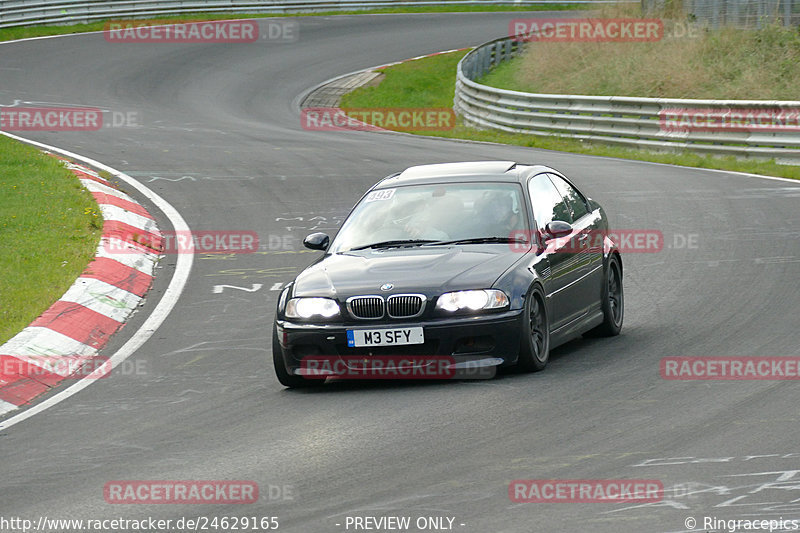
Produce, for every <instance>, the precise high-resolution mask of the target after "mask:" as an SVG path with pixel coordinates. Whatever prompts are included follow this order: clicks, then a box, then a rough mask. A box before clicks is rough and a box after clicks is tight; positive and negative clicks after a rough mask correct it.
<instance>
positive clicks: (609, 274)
mask: <svg viewBox="0 0 800 533" xmlns="http://www.w3.org/2000/svg"><path fill="white" fill-rule="evenodd" d="M624 318H625V297H624V293H623V291H622V269H621V268H620V265H619V259H617V258H616V257H615V256H611V259H609V261H608V269H607V270H606V279H605V283H604V285H603V323H602V324H600V325H599V326H597V327H596V328H594V329H593V330H591V331H590V332H589V333H591V334H592V335H595V336H598V337H613V336H615V335H619V332H620V330H622V321H623V319H624Z"/></svg>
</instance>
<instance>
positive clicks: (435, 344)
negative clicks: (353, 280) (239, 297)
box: [276, 309, 523, 375]
mask: <svg viewBox="0 0 800 533" xmlns="http://www.w3.org/2000/svg"><path fill="white" fill-rule="evenodd" d="M522 316H523V313H522V310H521V309H518V310H511V311H504V312H502V313H492V314H488V315H477V316H467V315H461V316H456V317H447V318H441V319H435V320H425V321H417V322H412V321H400V320H397V321H375V322H371V321H370V322H366V321H364V322H359V323H358V324H341V323H339V324H309V323H299V322H291V321H288V320H278V321H277V322H276V324H277V328H278V340H279V343H280V345H281V352H282V356H283V360H284V362H285V364H286V369H287V371H288V372H289V373H290V374H297V375H308V374H307V369H308V361H309V360H310V359H313V358H318V357H324V358H328V359H332V360H336V359H339V360H342V361H347V362H348V363H347V364H350V363H351V362H352V361H353V360H354V359H362V360H363V361H368V360H370V359H371V358H380V357H384V358H402V360H404V361H420V364H423V362H425V361H426V360H430V359H432V358H438V359H437V360H444V358H445V357H446V360H447V361H449V362H450V366H451V368H455V369H464V368H472V369H474V368H485V367H491V368H492V375H493V374H494V372H493V369H494V367H496V366H504V365H511V364H514V363H516V361H517V357H518V355H519V347H520V334H521V332H522V326H523V324H522ZM404 327H422V328H423V332H424V340H425V342H424V343H423V344H410V345H398V346H372V347H360V348H350V347H348V346H347V330H348V329H381V328H404ZM304 360H305V364H304Z"/></svg>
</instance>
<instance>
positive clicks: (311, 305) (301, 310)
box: [286, 298, 339, 318]
mask: <svg viewBox="0 0 800 533" xmlns="http://www.w3.org/2000/svg"><path fill="white" fill-rule="evenodd" d="M338 314H339V304H338V303H336V300H331V299H330V298H292V299H291V300H289V303H287V304H286V316H287V317H289V318H311V317H314V316H321V317H323V318H332V317H335V316H336V315H338Z"/></svg>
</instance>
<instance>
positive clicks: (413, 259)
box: [294, 244, 522, 300]
mask: <svg viewBox="0 0 800 533" xmlns="http://www.w3.org/2000/svg"><path fill="white" fill-rule="evenodd" d="M521 258H522V254H519V253H513V252H512V251H511V250H510V249H509V247H508V245H507V244H500V245H498V244H493V245H481V246H469V247H468V248H467V247H461V246H447V247H419V248H388V249H380V250H359V251H350V252H345V253H339V254H332V255H329V256H326V257H324V258H323V259H322V260H320V261H319V262H317V263H315V264H313V265H311V266H310V267H308V268H307V269H306V270H304V271H303V272H302V273H301V274H300V275H299V276H298V277H297V279H296V280H295V285H294V296H327V297H331V298H339V299H340V300H344V299H346V298H348V297H350V296H356V295H363V294H381V293H384V294H400V293H408V292H411V293H421V294H425V295H428V296H430V295H437V294H441V293H442V292H446V291H451V290H463V289H484V288H489V287H491V286H492V284H493V283H494V281H495V280H496V279H497V278H498V277H499V276H500V275H501V274H503V272H505V271H506V270H507V269H508V268H509V267H511V265H513V264H514V263H516V262H517V261H519V260H520V259H521ZM387 283H390V284H392V285H393V287H392V288H391V289H389V290H386V291H382V290H381V286H383V285H384V284H387Z"/></svg>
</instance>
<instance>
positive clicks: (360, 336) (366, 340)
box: [347, 328, 425, 348]
mask: <svg viewBox="0 0 800 533" xmlns="http://www.w3.org/2000/svg"><path fill="white" fill-rule="evenodd" d="M424 342H425V336H424V335H423V333H422V328H393V329H389V328H387V329H348V330H347V346H349V347H350V348H359V347H361V346H400V345H403V344H422V343H424Z"/></svg>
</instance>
